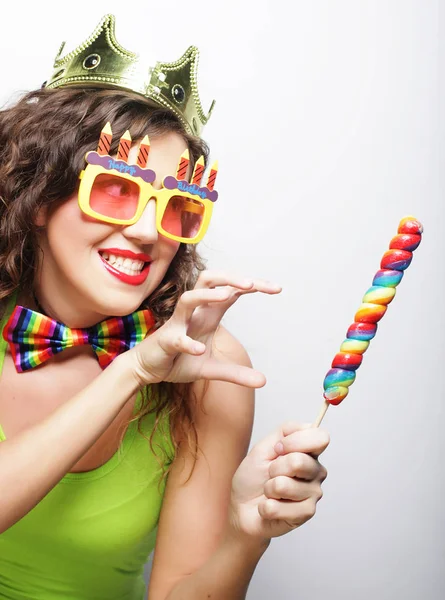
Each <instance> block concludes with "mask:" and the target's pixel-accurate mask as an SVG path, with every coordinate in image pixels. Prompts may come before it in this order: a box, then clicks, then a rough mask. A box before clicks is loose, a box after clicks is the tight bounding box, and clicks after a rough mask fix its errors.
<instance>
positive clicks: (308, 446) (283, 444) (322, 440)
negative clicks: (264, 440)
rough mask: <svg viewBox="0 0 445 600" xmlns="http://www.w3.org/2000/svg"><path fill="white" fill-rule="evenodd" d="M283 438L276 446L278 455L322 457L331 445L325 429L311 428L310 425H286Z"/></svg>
mask: <svg viewBox="0 0 445 600" xmlns="http://www.w3.org/2000/svg"><path fill="white" fill-rule="evenodd" d="M282 430H283V437H282V438H281V440H280V442H278V444H277V445H276V446H275V450H276V452H277V454H288V453H290V452H304V453H305V454H310V455H311V456H320V454H321V453H322V452H324V451H325V450H326V448H327V447H328V445H329V441H330V439H329V434H328V432H327V431H326V430H325V429H320V428H314V427H311V425H310V424H304V425H301V424H292V423H289V424H286V425H284V426H283V428H282Z"/></svg>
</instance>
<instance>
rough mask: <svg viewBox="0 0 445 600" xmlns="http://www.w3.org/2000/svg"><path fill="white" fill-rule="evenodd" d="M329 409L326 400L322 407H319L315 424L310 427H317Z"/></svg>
mask: <svg viewBox="0 0 445 600" xmlns="http://www.w3.org/2000/svg"><path fill="white" fill-rule="evenodd" d="M328 408H329V402H326V400H325V401H324V402H323V406H322V407H321V410H320V412H319V414H318V417H317V418H316V419H315V423H314V424H313V425H312V427H319V426H320V423H321V422H322V421H323V418H324V416H325V414H326V412H327V410H328Z"/></svg>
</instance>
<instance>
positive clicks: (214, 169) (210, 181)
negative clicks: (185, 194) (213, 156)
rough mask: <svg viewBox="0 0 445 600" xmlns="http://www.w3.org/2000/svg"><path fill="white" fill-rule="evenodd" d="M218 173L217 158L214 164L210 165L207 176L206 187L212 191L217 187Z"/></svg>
mask: <svg viewBox="0 0 445 600" xmlns="http://www.w3.org/2000/svg"><path fill="white" fill-rule="evenodd" d="M217 174H218V161H217V160H216V161H215V162H214V163H213V165H212V166H211V167H210V173H209V176H208V178H207V184H206V187H207V188H208V189H209V190H210V191H212V190H213V188H214V187H215V181H216V176H217Z"/></svg>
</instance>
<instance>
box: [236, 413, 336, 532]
mask: <svg viewBox="0 0 445 600" xmlns="http://www.w3.org/2000/svg"><path fill="white" fill-rule="evenodd" d="M328 444H329V435H328V433H327V432H326V431H324V430H323V429H319V428H312V426H311V425H309V424H305V425H302V424H298V423H288V424H286V425H284V426H283V427H281V428H280V429H278V430H277V431H275V432H273V433H272V434H271V435H269V436H268V437H266V438H265V439H264V440H262V441H260V442H259V443H258V444H256V445H255V446H254V447H253V448H252V450H251V451H250V452H249V454H248V455H247V456H246V458H245V459H244V460H243V462H242V463H241V465H240V466H239V467H238V469H237V471H236V473H235V475H234V477H233V482H232V497H231V504H230V523H231V527H232V528H233V530H234V531H235V532H237V533H241V534H244V535H246V534H247V535H248V536H252V537H255V538H262V539H270V538H273V537H278V536H280V535H283V534H285V533H288V532H289V531H291V530H292V529H295V528H297V527H299V526H300V525H302V524H303V523H305V522H306V521H307V520H309V519H310V518H311V517H313V516H314V514H315V509H316V505H317V502H318V501H319V500H320V498H321V497H322V491H321V484H322V482H323V481H324V479H325V478H326V475H327V472H326V469H325V468H324V467H323V466H322V465H321V464H320V463H319V461H318V457H319V455H320V454H321V453H322V452H323V451H324V450H325V449H326V447H327V446H328Z"/></svg>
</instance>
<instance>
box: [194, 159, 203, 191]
mask: <svg viewBox="0 0 445 600" xmlns="http://www.w3.org/2000/svg"><path fill="white" fill-rule="evenodd" d="M203 174H204V157H203V156H200V157H199V158H198V160H197V161H196V165H195V168H194V170H193V175H192V181H191V183H196V185H201V180H202V176H203Z"/></svg>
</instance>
